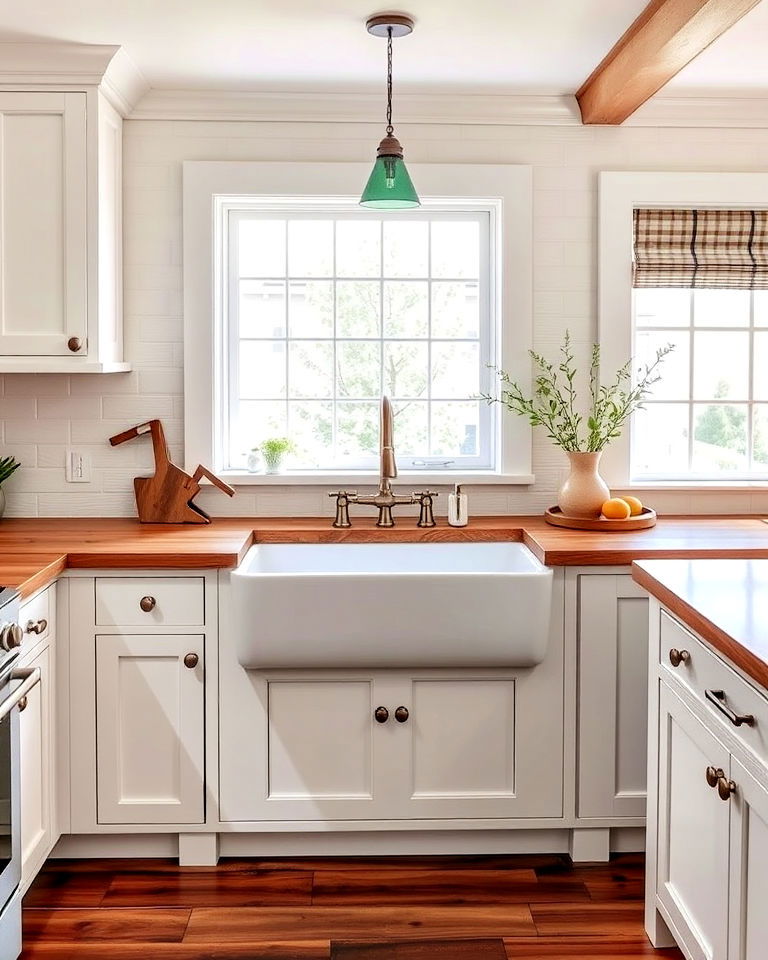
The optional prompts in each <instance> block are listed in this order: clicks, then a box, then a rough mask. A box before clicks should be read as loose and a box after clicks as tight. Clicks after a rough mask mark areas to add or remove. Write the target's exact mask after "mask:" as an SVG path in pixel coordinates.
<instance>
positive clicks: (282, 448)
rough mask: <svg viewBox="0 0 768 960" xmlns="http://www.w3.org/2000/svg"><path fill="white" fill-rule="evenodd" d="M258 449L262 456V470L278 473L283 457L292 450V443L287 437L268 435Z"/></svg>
mask: <svg viewBox="0 0 768 960" xmlns="http://www.w3.org/2000/svg"><path fill="white" fill-rule="evenodd" d="M258 449H259V450H260V451H261V455H262V457H263V458H264V472H265V473H280V469H281V468H282V465H283V457H284V456H285V455H286V453H290V452H291V450H293V443H291V441H290V440H289V439H288V437H269V438H268V439H267V440H265V441H264V442H263V443H262V444H261V446H260V447H259V448H258Z"/></svg>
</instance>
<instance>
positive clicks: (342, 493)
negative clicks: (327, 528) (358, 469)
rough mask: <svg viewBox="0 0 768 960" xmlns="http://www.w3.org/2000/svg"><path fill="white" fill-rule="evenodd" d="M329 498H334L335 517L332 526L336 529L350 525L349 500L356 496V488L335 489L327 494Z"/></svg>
mask: <svg viewBox="0 0 768 960" xmlns="http://www.w3.org/2000/svg"><path fill="white" fill-rule="evenodd" d="M328 496H329V497H331V498H334V497H335V498H336V518H335V519H334V521H333V526H334V527H336V528H337V529H340V528H346V527H351V526H352V523H351V522H350V519H349V501H350V499H351V498H353V497H356V496H357V490H336V491H335V492H330V493H329V494H328Z"/></svg>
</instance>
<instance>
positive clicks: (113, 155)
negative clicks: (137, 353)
mask: <svg viewBox="0 0 768 960" xmlns="http://www.w3.org/2000/svg"><path fill="white" fill-rule="evenodd" d="M18 48H22V49H21V50H19V49H18ZM62 51H64V53H62ZM116 53H117V48H115V47H88V46H87V45H85V46H84V47H83V52H82V54H77V53H72V52H71V50H70V49H69V47H68V46H67V45H61V44H12V43H3V44H0V58H1V59H0V63H2V66H0V372H5V373H12V372H26V373H55V372H64V373H78V372H80V373H100V372H103V373H109V372H119V371H123V370H127V369H129V368H128V365H127V364H126V363H124V362H123V343H122V299H123V293H122V116H121V112H120V111H118V110H117V109H115V106H114V104H117V105H118V106H120V107H123V106H124V105H125V104H124V101H122V100H121V99H120V97H119V96H118V94H117V88H116V86H115V84H113V83H112V82H111V80H110V82H107V72H108V70H109V68H110V66H111V62H112V61H113V60H115V59H116ZM78 57H79V58H80V59H79V60H78ZM83 58H87V63H86V62H80V61H82V60H83ZM117 59H119V58H117ZM57 63H59V64H61V70H60V71H59V72H58V73H57V71H56V69H55V65H56V64H57ZM119 63H120V71H119V72H120V73H121V74H124V73H125V70H124V69H123V68H124V67H125V64H124V62H123V61H122V59H119ZM67 78H71V81H72V82H67ZM91 80H92V81H93V82H91Z"/></svg>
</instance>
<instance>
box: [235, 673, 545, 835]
mask: <svg viewBox="0 0 768 960" xmlns="http://www.w3.org/2000/svg"><path fill="white" fill-rule="evenodd" d="M236 669H239V670H240V671H241V673H242V678H241V679H242V680H243V681H244V682H243V683H242V684H240V685H238V688H237V690H236V691H233V690H232V689H231V687H230V685H229V681H228V680H227V679H223V680H222V689H221V701H220V710H221V713H222V715H223V716H222V720H223V730H222V737H221V747H220V749H221V819H222V820H224V821H233V820H234V821H237V820H241V821H242V820H245V821H249V820H250V821H259V820H350V819H366V820H371V819H386V820H395V819H441V818H499V817H501V818H503V817H559V816H561V815H562V715H561V714H560V711H559V709H558V705H555V704H553V703H552V702H547V700H546V698H545V697H544V696H543V693H544V691H543V690H542V689H541V687H540V684H539V683H538V680H539V676H538V675H536V671H535V670H533V671H532V670H525V671H520V672H519V673H518V674H514V673H510V672H498V673H492V672H491V673H477V674H474V675H471V674H458V673H454V674H453V675H441V674H439V673H432V674H428V673H419V674H415V675H408V674H405V673H402V672H399V671H391V672H390V671H380V672H371V673H367V674H362V673H351V672H350V674H349V675H347V676H338V675H330V674H328V675H323V674H320V675H318V674H317V673H308V674H301V675H298V676H295V675H292V674H290V673H278V672H271V673H270V674H267V675H265V674H263V673H260V672H257V671H245V670H243V668H236ZM541 669H543V670H544V671H546V668H541ZM240 687H242V688H243V689H242V690H241V689H240ZM246 687H247V696H246V689H245V688H246ZM558 714H560V715H559V716H558ZM236 728H239V729H237V730H236Z"/></svg>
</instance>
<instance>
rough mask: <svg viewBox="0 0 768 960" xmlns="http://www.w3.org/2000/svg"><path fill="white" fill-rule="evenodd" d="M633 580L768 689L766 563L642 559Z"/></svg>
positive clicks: (767, 569)
mask: <svg viewBox="0 0 768 960" xmlns="http://www.w3.org/2000/svg"><path fill="white" fill-rule="evenodd" d="M632 575H633V577H634V579H635V580H636V581H637V582H638V583H639V584H640V585H641V586H642V587H644V588H645V589H646V590H647V591H648V592H649V593H651V594H652V595H653V596H654V597H656V598H657V599H658V600H659V601H661V603H663V604H664V606H665V607H667V608H668V609H669V610H671V612H672V613H674V614H675V615H676V616H677V617H678V618H679V619H680V620H681V621H682V622H683V623H685V624H686V625H687V626H689V627H690V628H691V629H692V630H693V631H695V632H696V633H698V634H699V635H700V636H701V637H703V638H704V640H706V641H707V642H708V643H709V644H711V645H712V647H714V648H715V649H716V650H718V651H719V652H720V653H722V654H723V655H724V656H726V657H727V658H728V659H729V660H731V661H732V662H733V663H735V664H736V666H737V667H739V668H740V669H741V670H743V671H744V672H745V673H746V674H747V675H748V676H749V677H751V678H752V680H754V681H755V682H756V683H758V684H759V685H760V686H762V687H766V688H768V559H763V560H759V559H754V560H750V559H722V560H712V559H709V560H708V559H668V560H642V561H639V562H636V563H634V564H633V565H632Z"/></svg>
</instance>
